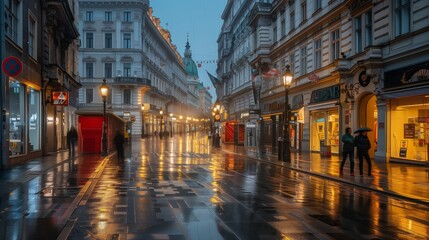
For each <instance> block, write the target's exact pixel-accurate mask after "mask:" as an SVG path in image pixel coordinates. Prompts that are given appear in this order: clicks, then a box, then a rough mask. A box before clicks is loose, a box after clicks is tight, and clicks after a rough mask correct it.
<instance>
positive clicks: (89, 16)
mask: <svg viewBox="0 0 429 240" xmlns="http://www.w3.org/2000/svg"><path fill="white" fill-rule="evenodd" d="M85 21H89V22H92V21H94V13H93V12H92V11H87V12H86V18H85Z"/></svg>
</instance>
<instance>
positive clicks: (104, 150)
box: [100, 79, 109, 156]
mask: <svg viewBox="0 0 429 240" xmlns="http://www.w3.org/2000/svg"><path fill="white" fill-rule="evenodd" d="M100 92H101V97H103V136H102V138H101V144H102V147H101V155H102V156H107V119H106V100H107V95H108V94H109V88H108V87H107V85H106V79H103V83H102V84H101V87H100Z"/></svg>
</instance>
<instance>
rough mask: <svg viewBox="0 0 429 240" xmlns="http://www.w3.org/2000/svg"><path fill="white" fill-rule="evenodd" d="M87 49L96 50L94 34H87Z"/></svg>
mask: <svg viewBox="0 0 429 240" xmlns="http://www.w3.org/2000/svg"><path fill="white" fill-rule="evenodd" d="M86 48H94V33H92V32H91V33H86Z"/></svg>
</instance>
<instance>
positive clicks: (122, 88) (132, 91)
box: [79, 0, 198, 137]
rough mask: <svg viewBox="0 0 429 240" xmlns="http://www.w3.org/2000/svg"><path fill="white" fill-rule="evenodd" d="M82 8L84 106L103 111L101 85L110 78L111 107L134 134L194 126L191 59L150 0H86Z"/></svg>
mask: <svg viewBox="0 0 429 240" xmlns="http://www.w3.org/2000/svg"><path fill="white" fill-rule="evenodd" d="M79 8H80V15H79V20H80V24H79V32H80V33H81V35H82V43H81V44H82V45H81V48H80V50H79V61H80V70H81V72H82V77H81V79H82V84H83V85H84V87H83V88H82V89H81V91H80V94H79V101H80V111H81V112H101V111H102V106H103V101H102V100H103V99H102V97H101V95H100V93H99V87H100V84H101V83H102V80H103V79H106V82H107V85H108V86H109V90H110V91H109V96H108V98H107V111H108V112H110V113H113V114H115V115H117V116H119V117H121V118H123V119H124V120H125V121H126V122H127V124H126V125H127V128H126V134H129V136H136V137H137V136H138V137H145V136H148V135H152V134H154V133H161V132H165V134H167V133H173V132H174V133H180V132H183V131H185V130H186V129H188V128H189V126H188V125H189V124H188V123H187V122H186V118H187V117H191V116H192V117H193V116H195V114H196V113H197V112H198V98H197V101H193V104H197V105H196V106H194V105H191V106H189V105H188V102H189V97H190V94H189V91H190V87H189V86H190V85H189V78H190V76H189V75H188V72H187V67H186V64H185V62H184V59H182V57H181V56H180V54H179V53H178V52H177V48H176V46H175V45H173V44H172V41H171V35H170V32H169V31H168V30H166V29H164V28H162V27H161V21H160V19H159V18H156V17H155V16H154V15H153V11H152V9H151V8H150V6H149V1H131V2H130V1H122V0H119V1H109V2H106V1H80V2H79ZM188 46H189V43H188ZM189 51H190V50H189ZM185 55H186V53H185ZM185 58H186V56H185ZM191 77H193V76H191ZM161 113H162V114H161ZM170 135H171V134H170Z"/></svg>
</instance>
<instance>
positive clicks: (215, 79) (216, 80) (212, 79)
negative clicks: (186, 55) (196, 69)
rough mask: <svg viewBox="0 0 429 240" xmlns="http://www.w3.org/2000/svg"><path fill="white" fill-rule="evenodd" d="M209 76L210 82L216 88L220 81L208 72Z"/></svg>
mask: <svg viewBox="0 0 429 240" xmlns="http://www.w3.org/2000/svg"><path fill="white" fill-rule="evenodd" d="M206 72H207V74H208V75H209V78H210V81H211V82H212V84H213V86H216V83H217V82H220V81H219V79H217V78H216V77H215V76H213V75H211V74H210V73H209V72H208V71H207V70H206Z"/></svg>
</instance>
